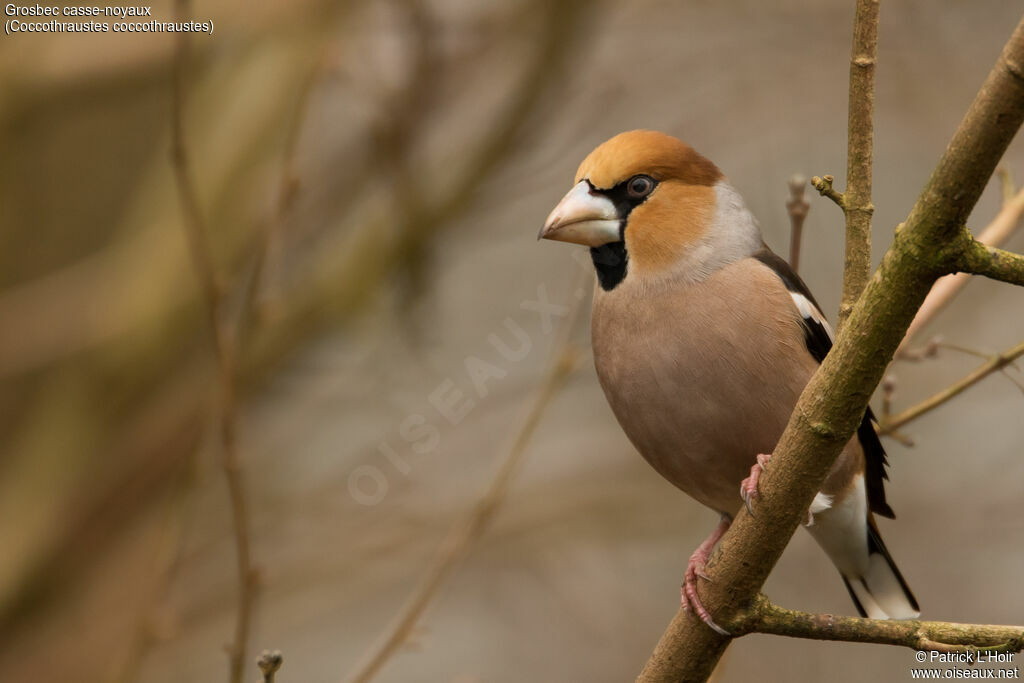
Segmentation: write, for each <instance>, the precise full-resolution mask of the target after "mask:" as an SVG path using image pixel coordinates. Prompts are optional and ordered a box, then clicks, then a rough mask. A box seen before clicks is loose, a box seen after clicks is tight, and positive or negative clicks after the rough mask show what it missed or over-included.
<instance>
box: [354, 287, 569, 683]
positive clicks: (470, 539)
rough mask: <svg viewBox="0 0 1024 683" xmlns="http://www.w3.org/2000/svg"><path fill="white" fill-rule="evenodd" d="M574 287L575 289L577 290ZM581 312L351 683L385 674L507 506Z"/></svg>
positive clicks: (565, 365)
mask: <svg viewBox="0 0 1024 683" xmlns="http://www.w3.org/2000/svg"><path fill="white" fill-rule="evenodd" d="M573 289H575V288H573ZM579 309H580V304H579V301H578V300H576V299H574V300H573V305H572V308H571V310H570V313H569V315H568V317H567V318H566V320H565V322H564V325H563V328H562V339H561V341H560V342H559V343H557V344H556V346H555V353H554V362H553V363H552V365H551V369H550V370H549V371H548V373H547V376H546V377H545V378H544V380H543V382H542V384H541V387H540V389H539V391H538V392H537V395H536V397H535V398H534V399H533V400H532V405H531V407H530V410H529V412H528V413H527V415H526V418H525V419H524V420H523V423H522V424H521V425H520V427H519V429H518V430H517V432H516V436H515V439H514V440H513V442H512V446H511V447H510V448H509V450H508V452H507V453H506V454H505V456H504V458H503V460H502V463H501V467H500V468H499V469H498V472H497V474H495V476H494V479H493V480H492V481H491V483H490V485H489V486H488V488H487V491H486V492H485V493H484V495H483V496H482V497H481V498H480V500H479V501H478V502H477V504H476V505H475V506H474V507H473V509H472V510H471V511H470V512H469V514H468V515H467V516H466V517H465V518H464V519H462V520H460V521H459V522H458V523H456V524H455V525H454V526H453V527H452V528H451V530H450V531H449V532H448V535H447V537H446V538H445V540H444V542H443V543H442V544H441V546H440V548H439V549H438V552H437V555H436V557H435V558H434V561H433V563H432V564H431V565H430V567H429V568H428V569H427V571H426V573H425V575H424V579H423V582H422V583H421V584H420V586H419V588H417V589H416V591H415V592H414V593H413V594H412V595H411V596H409V599H408V600H407V601H406V603H405V605H404V606H403V607H402V609H401V610H400V611H399V613H398V616H397V617H396V618H395V620H394V622H392V624H391V626H389V627H388V629H387V631H386V632H385V634H384V635H383V636H382V637H381V638H380V640H378V642H377V644H376V645H374V646H373V648H372V649H371V650H370V652H369V653H367V655H366V656H365V657H364V659H363V661H362V662H361V663H360V664H359V665H358V666H356V667H355V669H354V670H353V672H352V673H351V674H349V675H348V676H347V677H346V679H345V680H346V681H348V683H366V682H367V681H370V680H372V679H373V677H374V676H375V675H376V674H377V673H378V672H379V671H380V670H381V668H382V667H383V666H384V664H386V663H387V661H388V659H390V658H391V656H392V655H393V654H394V653H395V652H396V651H397V650H398V648H399V647H400V646H401V645H402V643H404V642H405V640H406V639H407V638H408V637H409V634H410V632H411V631H412V630H413V628H414V627H415V626H416V623H417V622H418V621H419V619H420V617H421V616H422V614H423V612H424V610H426V608H427V607H428V606H429V605H430V603H431V601H433V599H434V597H435V595H436V594H437V591H438V589H439V588H440V587H441V586H442V585H443V584H444V582H445V580H446V579H447V578H448V577H449V576H450V575H451V573H452V571H453V570H454V569H455V568H456V567H457V566H458V564H459V562H460V561H461V560H462V558H463V557H465V556H466V554H467V553H468V552H469V550H470V548H471V547H472V546H473V544H474V543H475V542H476V540H477V539H478V538H480V536H481V535H483V533H484V532H485V531H486V530H487V527H488V525H489V524H490V521H491V519H492V518H493V517H494V513H495V512H496V511H497V510H498V508H499V507H500V506H501V504H502V503H503V502H504V500H505V497H506V495H507V494H508V490H509V487H510V486H511V484H512V481H513V479H514V477H515V474H516V472H518V471H519V468H520V466H521V465H522V462H523V458H524V456H525V454H526V446H527V445H528V444H529V442H530V438H531V437H532V436H533V433H534V431H536V429H537V425H539V424H540V421H541V418H542V417H543V415H544V411H545V409H546V408H547V406H548V404H549V403H551V400H552V399H553V398H554V397H555V396H556V395H557V394H558V392H559V390H561V388H562V387H563V386H564V385H565V382H566V380H567V379H568V378H569V376H570V375H571V374H572V372H573V371H574V370H575V369H576V367H577V364H578V361H579V351H578V349H577V348H576V346H575V345H574V344H573V342H572V334H573V329H574V327H575V320H576V318H577V316H578V313H579Z"/></svg>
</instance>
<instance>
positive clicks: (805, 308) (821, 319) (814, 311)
mask: <svg viewBox="0 0 1024 683" xmlns="http://www.w3.org/2000/svg"><path fill="white" fill-rule="evenodd" d="M789 295H790V296H791V297H792V298H793V303H794V304H796V308H797V310H798V311H800V315H802V316H803V317H805V318H807V319H808V320H813V321H814V322H816V323H818V324H819V325H821V326H822V327H824V328H825V331H826V332H828V338H829V339H834V338H835V333H834V332H833V331H832V326H831V325H829V324H828V320H825V316H824V315H822V314H821V311H819V310H818V307H817V306H815V305H814V304H812V303H811V301H810V299H808V298H807V297H806V296H804V295H803V294H801V293H800V292H790V293H789Z"/></svg>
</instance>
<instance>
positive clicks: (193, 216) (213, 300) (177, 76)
mask: <svg viewBox="0 0 1024 683" xmlns="http://www.w3.org/2000/svg"><path fill="white" fill-rule="evenodd" d="M175 12H176V15H177V17H178V20H179V21H183V20H184V18H185V17H186V16H187V15H188V0H175ZM188 44H189V43H188V34H187V33H178V34H177V36H176V42H175V57H174V79H173V86H172V88H173V91H172V98H171V103H172V104H171V119H172V125H171V148H172V164H173V167H174V175H175V179H176V185H177V188H178V197H179V200H180V201H181V208H182V212H183V214H184V221H183V223H182V225H183V229H184V231H185V235H186V238H187V239H188V242H189V249H190V253H191V256H192V264H193V267H194V269H195V271H196V277H197V278H198V280H199V282H200V285H201V289H202V292H203V295H204V298H205V301H206V312H207V316H208V318H209V326H210V331H211V334H212V336H213V346H214V349H215V351H216V355H217V364H218V368H219V379H220V397H219V398H220V401H219V403H220V404H219V415H218V431H219V433H220V442H221V458H222V459H221V466H222V468H223V470H224V476H225V478H226V480H227V485H228V496H229V498H230V502H231V521H232V526H233V529H234V539H235V559H236V563H237V572H238V608H237V612H236V614H235V634H234V640H233V642H232V643H231V646H230V648H229V657H230V664H231V667H230V678H229V680H230V681H231V683H242V675H243V671H244V662H245V652H246V646H247V643H248V639H249V628H250V621H251V614H252V603H253V599H254V594H255V582H254V580H253V570H252V551H251V549H250V541H249V538H250V532H249V514H248V510H247V502H246V497H245V487H244V483H243V481H242V474H241V465H240V456H239V452H238V438H237V431H238V415H237V405H236V401H235V380H236V378H235V374H236V363H235V357H236V348H235V340H236V334H235V333H234V331H233V330H232V328H231V326H230V325H229V324H228V322H227V321H226V319H225V316H226V314H225V311H224V300H223V293H222V292H223V290H222V287H221V286H220V284H219V283H218V280H217V275H216V270H215V268H214V264H213V257H212V255H211V253H210V248H209V245H208V243H207V235H208V234H209V230H208V229H207V227H206V224H205V221H204V219H203V215H202V211H201V209H200V207H199V197H198V194H197V193H196V188H195V183H194V181H193V178H192V172H191V168H190V164H189V156H188V147H187V144H186V141H185V140H186V139H185V123H184V116H185V85H186V69H187V67H188Z"/></svg>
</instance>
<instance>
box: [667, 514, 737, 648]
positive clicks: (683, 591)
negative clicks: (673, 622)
mask: <svg viewBox="0 0 1024 683" xmlns="http://www.w3.org/2000/svg"><path fill="white" fill-rule="evenodd" d="M731 523H732V522H731V520H730V519H729V518H728V517H726V516H725V515H722V519H721V521H720V522H718V526H716V527H715V530H714V531H712V532H711V535H710V536H708V537H707V538H706V539H704V542H703V543H701V544H700V545H699V546H697V549H696V550H694V551H693V555H690V562H689V563H688V564H687V565H686V574H685V575H684V577H683V585H682V586H680V589H679V593H680V595H681V597H682V603H683V609H685V610H690V609H691V608H692V609H693V611H694V612H695V613H696V614H697V616H698V617H700V620H701V621H703V622H704V623H705V624H707V625H708V626H709V627H710V628H711V630H713V631H715V632H716V633H719V634H721V635H723V636H727V635H729V632H728V631H726V630H725V629H724V628H722V627H721V626H719V625H718V624H716V623H715V622H714V621H713V620H712V619H711V615H710V614H709V613H708V611H707V610H706V609H705V608H704V603H702V602H701V601H700V596H699V595H698V594H697V577H698V576H699V577H700V578H702V579H704V580H706V581H710V580H711V579H709V578H708V577H707V575H706V574H705V573H704V565H705V564H706V563H707V561H708V558H709V557H711V551H712V550H713V549H714V547H715V544H716V543H718V541H719V540H721V538H722V536H724V535H725V532H726V531H727V530H728V529H729V525H730V524H731Z"/></svg>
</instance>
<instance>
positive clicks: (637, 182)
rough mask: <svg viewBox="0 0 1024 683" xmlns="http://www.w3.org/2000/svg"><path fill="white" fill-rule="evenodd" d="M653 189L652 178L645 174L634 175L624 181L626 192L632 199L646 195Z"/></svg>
mask: <svg viewBox="0 0 1024 683" xmlns="http://www.w3.org/2000/svg"><path fill="white" fill-rule="evenodd" d="M653 189H654V179H653V178H651V177H650V176H646V175H635V176H633V177H632V178H630V179H629V182H627V183H626V192H628V193H629V196H630V197H632V198H634V199H641V198H643V197H646V196H647V195H649V194H650V193H651V190H653Z"/></svg>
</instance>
